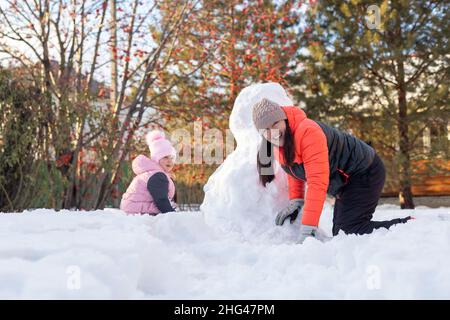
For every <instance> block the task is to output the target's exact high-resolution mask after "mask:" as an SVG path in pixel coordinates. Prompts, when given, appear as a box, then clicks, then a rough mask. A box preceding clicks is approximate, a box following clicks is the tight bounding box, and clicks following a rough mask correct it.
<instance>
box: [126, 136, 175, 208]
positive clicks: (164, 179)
mask: <svg viewBox="0 0 450 320" xmlns="http://www.w3.org/2000/svg"><path fill="white" fill-rule="evenodd" d="M146 142H147V144H148V146H149V148H150V155H151V157H150V158H148V157H146V156H144V155H139V156H137V157H136V159H134V160H133V163H132V168H133V172H134V173H135V174H136V177H134V179H133V181H132V182H131V184H130V186H129V187H128V189H127V191H126V192H125V193H124V194H123V196H122V201H121V202H120V209H121V210H123V211H125V212H126V213H128V214H150V215H157V214H159V213H166V212H171V211H175V209H176V208H177V205H176V203H175V202H174V200H173V199H174V195H175V184H174V183H173V181H172V179H171V177H170V172H171V171H172V168H173V166H174V160H175V156H176V151H175V148H174V147H173V146H172V144H171V143H170V141H169V140H167V139H166V138H165V135H164V133H163V132H162V131H159V130H153V131H151V132H149V133H148V134H147V135H146Z"/></svg>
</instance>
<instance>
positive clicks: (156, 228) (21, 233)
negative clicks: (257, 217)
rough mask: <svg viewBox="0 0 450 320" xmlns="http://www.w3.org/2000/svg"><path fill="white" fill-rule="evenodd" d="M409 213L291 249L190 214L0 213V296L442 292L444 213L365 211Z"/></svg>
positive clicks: (446, 237)
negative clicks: (402, 220)
mask: <svg viewBox="0 0 450 320" xmlns="http://www.w3.org/2000/svg"><path fill="white" fill-rule="evenodd" d="M331 210H332V208H331V207H330V206H328V205H327V208H326V211H327V212H330V211H331ZM408 214H410V215H413V216H415V217H416V218H417V219H416V220H413V221H411V222H408V223H407V224H402V225H398V226H394V227H392V228H391V230H377V231H375V232H374V233H373V234H370V235H364V236H356V235H350V236H346V235H344V234H342V233H341V234H339V235H338V236H336V237H334V238H333V240H331V241H329V242H326V243H321V242H320V241H317V240H315V239H306V241H305V242H304V243H303V244H302V245H299V244H296V243H295V241H284V242H282V243H265V242H249V241H242V240H241V239H240V238H237V237H234V236H233V235H232V234H229V235H227V234H224V235H220V234H217V233H216V232H215V231H214V228H211V227H210V226H209V225H207V224H205V221H204V219H203V215H202V214H201V213H198V212H179V213H178V212H177V213H171V214H164V215H159V216H155V217H153V216H126V215H125V214H123V212H122V211H120V210H116V209H106V210H98V211H94V212H85V211H80V212H71V211H67V210H65V211H60V212H55V211H53V210H46V209H39V210H35V211H31V212H24V213H21V214H14V213H11V214H0V299H182V300H183V299H449V298H450V268H449V267H448V265H449V264H450V256H449V255H448V252H450V210H449V208H440V209H429V208H419V209H416V210H401V209H399V208H398V207H395V208H394V207H392V206H381V207H378V208H377V211H376V213H375V218H376V220H383V219H392V218H397V217H403V216H405V215H408ZM323 225H324V227H326V231H327V232H330V228H331V216H330V215H328V214H327V215H326V219H325V220H324V221H323ZM280 229H284V227H283V228H280Z"/></svg>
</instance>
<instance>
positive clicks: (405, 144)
mask: <svg viewBox="0 0 450 320" xmlns="http://www.w3.org/2000/svg"><path fill="white" fill-rule="evenodd" d="M404 79H405V70H404V65H403V61H399V63H398V117H397V126H398V134H399V147H400V154H399V158H400V168H399V176H400V179H399V180H400V181H399V182H400V191H399V200H400V206H401V208H402V209H414V201H413V194H412V190H411V159H410V155H409V151H410V143H409V136H408V129H409V128H408V118H407V116H408V114H407V102H406V85H405V81H404Z"/></svg>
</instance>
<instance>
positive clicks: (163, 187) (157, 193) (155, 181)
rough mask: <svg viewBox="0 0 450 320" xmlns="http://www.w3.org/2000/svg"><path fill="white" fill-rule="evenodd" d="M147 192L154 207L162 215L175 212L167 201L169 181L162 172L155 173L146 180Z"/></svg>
mask: <svg viewBox="0 0 450 320" xmlns="http://www.w3.org/2000/svg"><path fill="white" fill-rule="evenodd" d="M147 190H148V192H150V194H151V196H152V198H153V201H155V204H156V207H157V208H158V209H159V211H161V212H162V213H166V212H171V211H175V209H174V208H172V206H171V204H170V201H169V180H168V179H167V177H166V175H165V174H164V173H162V172H157V173H155V174H154V175H152V176H151V177H150V179H148V182H147Z"/></svg>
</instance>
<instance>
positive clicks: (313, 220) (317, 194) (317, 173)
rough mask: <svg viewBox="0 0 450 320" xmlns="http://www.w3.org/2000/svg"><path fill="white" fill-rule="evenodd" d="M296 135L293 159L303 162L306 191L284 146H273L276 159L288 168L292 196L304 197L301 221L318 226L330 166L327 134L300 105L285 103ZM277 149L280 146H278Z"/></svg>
mask: <svg viewBox="0 0 450 320" xmlns="http://www.w3.org/2000/svg"><path fill="white" fill-rule="evenodd" d="M282 109H283V111H284V112H285V113H286V116H287V121H288V124H289V128H290V130H291V133H292V135H293V138H294V144H295V156H294V162H295V163H297V164H303V167H304V170H305V176H306V181H307V183H308V188H307V191H306V195H305V194H304V181H303V180H301V179H297V178H295V177H294V176H293V175H294V173H293V172H292V169H291V168H290V167H288V166H286V163H285V161H284V157H283V147H279V148H276V147H274V149H275V150H274V151H275V152H274V155H275V159H276V160H278V162H279V163H280V164H281V165H282V166H284V167H285V168H286V167H287V169H288V170H290V171H291V173H292V175H291V174H288V185H289V199H295V198H300V199H305V206H304V208H303V217H302V224H305V225H310V226H317V225H318V224H319V220H320V215H321V213H322V209H323V204H324V202H325V199H326V194H327V189H328V184H329V175H330V172H329V171H330V166H329V160H328V146H327V138H326V136H325V134H324V132H323V130H322V129H321V128H320V126H319V125H318V124H317V123H316V122H314V121H312V120H311V119H308V118H307V117H306V114H305V112H304V111H303V110H301V109H299V108H297V107H282ZM277 149H278V150H277Z"/></svg>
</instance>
